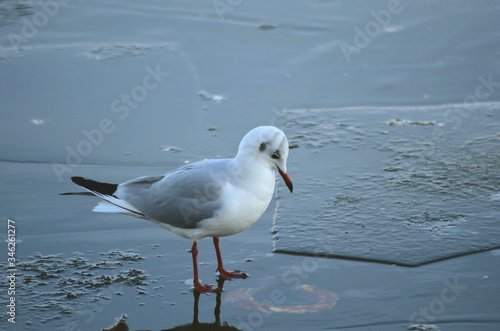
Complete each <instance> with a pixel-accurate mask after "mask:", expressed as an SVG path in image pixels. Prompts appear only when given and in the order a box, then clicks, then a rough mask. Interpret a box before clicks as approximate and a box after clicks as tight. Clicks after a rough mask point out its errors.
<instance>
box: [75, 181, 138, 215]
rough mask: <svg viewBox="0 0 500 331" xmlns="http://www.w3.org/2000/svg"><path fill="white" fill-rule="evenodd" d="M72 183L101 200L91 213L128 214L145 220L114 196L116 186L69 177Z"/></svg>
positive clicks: (131, 207)
mask: <svg viewBox="0 0 500 331" xmlns="http://www.w3.org/2000/svg"><path fill="white" fill-rule="evenodd" d="M71 180H72V181H73V183H75V184H77V185H79V186H81V187H83V188H84V189H86V190H87V191H89V192H90V193H92V194H93V195H95V196H97V197H99V198H101V199H102V201H99V203H98V204H97V205H96V206H95V207H94V209H93V210H92V211H94V212H97V213H120V214H128V215H132V216H135V217H139V218H146V215H144V214H143V213H141V212H140V211H139V210H137V209H136V208H135V207H134V206H132V205H131V204H129V203H128V202H126V201H124V200H122V199H120V198H118V197H116V196H115V193H116V190H117V189H118V185H117V184H109V183H101V182H96V181H95V180H91V179H87V178H83V177H71Z"/></svg>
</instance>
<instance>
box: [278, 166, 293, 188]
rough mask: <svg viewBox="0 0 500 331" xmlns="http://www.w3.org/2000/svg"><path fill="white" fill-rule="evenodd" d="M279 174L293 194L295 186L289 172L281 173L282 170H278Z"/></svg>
mask: <svg viewBox="0 0 500 331" xmlns="http://www.w3.org/2000/svg"><path fill="white" fill-rule="evenodd" d="M278 172H279V173H280V175H281V177H282V178H283V180H284V181H285V184H286V186H287V187H288V189H289V190H290V193H291V192H293V184H292V180H291V179H290V176H288V172H287V173H284V172H283V171H281V169H280V168H278Z"/></svg>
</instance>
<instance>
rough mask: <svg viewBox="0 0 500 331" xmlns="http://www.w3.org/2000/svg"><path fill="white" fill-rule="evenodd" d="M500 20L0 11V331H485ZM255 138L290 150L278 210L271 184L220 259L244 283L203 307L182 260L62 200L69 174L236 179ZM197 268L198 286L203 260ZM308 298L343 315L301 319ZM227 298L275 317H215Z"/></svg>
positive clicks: (426, 11) (486, 12)
mask: <svg viewBox="0 0 500 331" xmlns="http://www.w3.org/2000/svg"><path fill="white" fill-rule="evenodd" d="M499 14H500V3H499V2H498V1H488V0H486V1H476V0H473V1H452V0H444V1H430V0H424V1H410V0H401V1H395V0H385V1H381V0H371V1H368V0H356V1H347V0H332V1H260V0H259V1H228V0H214V1H159V0H145V1H140V2H138V1H130V0H126V1H117V0H109V1H96V0H83V1H75V0H73V1H68V0H65V1H62V0H42V1H28V0H26V1H8V0H4V1H0V236H1V241H2V242H5V244H4V245H1V246H2V248H1V249H0V256H1V259H0V266H1V268H2V279H3V280H2V282H1V283H0V300H1V303H0V306H1V307H2V310H1V311H0V329H2V330H4V329H6V330H101V329H104V328H107V327H110V326H112V325H113V324H115V323H116V321H117V320H118V319H119V318H120V317H122V316H123V315H126V317H125V323H126V326H125V325H121V326H120V327H121V328H122V329H127V328H128V329H130V330H189V329H198V330H200V329H203V328H204V329H208V330H223V329H232V330H235V329H237V330H257V329H263V330H331V329H346V330H347V329H348V330H443V331H444V330H498V328H499V327H500V316H499V312H500V300H499V299H498V298H499V297H500V286H499V284H500V251H499V249H498V248H499V247H500V234H499V230H498V229H499V216H500V215H499V211H500V196H499V194H500V191H499V187H500V170H499V161H500V160H499V155H500V154H499V153H500V135H499V134H500V125H499V124H500V123H499V122H500V115H499V114H500V103H499V102H500V23H499V20H498V17H499ZM258 125H275V126H278V127H280V128H282V129H283V130H284V131H285V133H286V134H287V136H288V137H289V140H290V145H291V150H290V156H289V165H288V168H289V169H288V170H289V173H290V176H291V178H292V181H293V182H294V193H292V194H290V193H289V192H287V191H286V187H284V184H283V183H282V181H281V179H279V180H277V185H278V189H277V196H276V199H274V200H273V201H272V202H271V205H270V207H269V208H268V210H267V211H266V212H265V214H264V215H263V216H262V218H261V220H259V222H257V223H256V224H255V225H254V226H252V227H251V228H250V229H248V230H246V231H244V232H242V233H240V234H237V235H235V236H232V237H227V238H222V239H221V250H222V254H223V258H224V261H225V265H226V267H227V269H229V270H231V269H240V270H244V271H245V272H246V273H248V274H249V275H250V277H249V278H247V279H236V280H232V281H226V282H225V283H224V284H223V288H224V292H222V293H221V294H220V295H215V294H211V295H201V296H199V297H197V296H196V295H194V294H193V292H192V290H191V285H190V281H191V278H192V277H193V276H192V265H191V254H190V252H189V251H188V249H189V248H190V247H191V243H190V242H189V241H187V240H184V239H182V238H179V237H176V236H175V235H173V234H171V233H169V232H167V231H165V230H163V229H161V228H159V227H158V226H156V225H155V224H153V223H151V222H147V221H144V220H139V219H134V218H131V217H127V216H123V215H106V214H96V213H92V212H91V210H92V208H93V206H94V205H95V203H96V200H95V199H93V198H90V197H86V196H79V195H76V196H61V195H60V194H61V193H65V192H75V191H78V187H76V186H75V185H74V184H73V183H72V182H71V181H70V177H71V176H85V177H89V178H93V179H96V180H101V181H109V182H113V183H119V182H123V181H126V180H128V179H131V178H134V177H138V176H142V175H158V174H164V173H166V172H168V171H171V170H173V169H175V168H177V167H179V166H181V165H183V164H185V163H188V162H195V161H199V160H203V159H206V158H223V157H232V156H233V155H234V154H235V153H236V151H237V146H238V143H239V141H240V139H241V138H242V137H243V135H244V134H245V133H246V132H248V131H249V130H250V129H252V128H253V127H255V126H258ZM9 220H10V221H9ZM9 225H11V228H10V230H11V232H9V231H8V230H9ZM13 230H15V232H14V231H13ZM13 242H14V243H15V246H14V245H13V244H12V243H13ZM8 243H10V245H8ZM12 247H15V249H12ZM9 249H12V250H9ZM199 251H200V254H199V258H198V259H199V262H200V275H201V278H202V280H203V282H204V283H212V284H214V283H216V281H217V275H216V274H215V273H214V272H215V269H216V262H215V261H216V258H215V253H214V249H213V245H212V244H211V240H209V239H205V240H202V241H201V242H200V244H199ZM9 253H10V255H9ZM9 257H10V258H11V260H9ZM12 258H15V260H12ZM13 270H15V271H13ZM12 273H15V275H13V276H15V278H13V277H12V275H11V274H12ZM302 285H312V286H314V287H315V288H317V289H319V291H320V292H321V291H323V292H322V293H334V294H335V295H336V297H337V298H338V300H337V301H336V302H334V305H330V308H328V309H326V308H325V309H322V310H319V311H318V310H317V309H316V310H315V309H313V307H314V306H315V305H316V304H317V303H318V302H319V301H318V300H320V297H319V296H317V297H316V296H314V295H308V294H305V293H303V292H301V291H299V290H297V289H300V287H299V286H302ZM242 288H245V289H248V293H249V294H250V295H251V296H252V297H253V299H254V301H255V302H257V303H259V304H268V305H272V306H274V307H275V308H276V307H277V308H280V307H281V308H280V309H282V312H269V311H259V310H257V309H255V305H254V306H253V307H254V308H252V309H248V307H250V306H249V305H248V303H247V304H245V303H242V304H238V305H236V304H234V302H232V301H230V300H226V298H227V297H232V295H231V294H234V293H240V291H241V289H242ZM14 289H15V293H13V292H11V291H12V290H14ZM329 297H330V298H332V297H333V296H332V295H330V296H329ZM13 298H14V299H15V306H14V307H12V305H11V306H10V307H7V305H9V304H10V303H11V302H12V300H13ZM245 307H246V308H245ZM287 307H303V308H304V309H305V310H308V309H309V310H308V311H311V312H310V313H304V314H294V313H291V312H290V311H292V310H293V309H289V310H287ZM313 311H314V312H313ZM8 312H9V313H12V314H8ZM14 313H15V315H13V314H14ZM13 322H15V323H13Z"/></svg>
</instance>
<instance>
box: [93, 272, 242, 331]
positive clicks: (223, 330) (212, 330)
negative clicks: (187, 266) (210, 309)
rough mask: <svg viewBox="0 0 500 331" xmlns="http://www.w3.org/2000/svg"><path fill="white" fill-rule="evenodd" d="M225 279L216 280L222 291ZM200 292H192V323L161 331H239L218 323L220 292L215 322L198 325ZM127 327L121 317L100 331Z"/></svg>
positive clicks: (127, 329)
mask: <svg viewBox="0 0 500 331" xmlns="http://www.w3.org/2000/svg"><path fill="white" fill-rule="evenodd" d="M224 282H225V279H224V278H222V277H219V279H218V280H217V285H218V287H219V288H220V289H221V290H222V288H223V286H224ZM200 295H201V294H200V292H198V291H193V297H194V305H193V322H192V323H188V324H183V325H179V326H176V327H173V328H171V329H162V331H188V330H196V331H204V330H206V331H230V330H233V331H236V330H239V329H237V328H235V327H233V326H231V325H229V324H228V323H227V322H224V323H221V321H220V306H221V303H222V300H221V296H222V291H218V292H216V297H215V309H214V317H215V322H213V323H200V322H199V320H198V304H199V301H200ZM129 330H130V329H129V327H128V325H127V324H126V322H125V316H122V317H121V318H120V319H119V320H118V322H117V323H116V324H115V325H113V326H112V327H110V328H107V329H103V330H102V331H129Z"/></svg>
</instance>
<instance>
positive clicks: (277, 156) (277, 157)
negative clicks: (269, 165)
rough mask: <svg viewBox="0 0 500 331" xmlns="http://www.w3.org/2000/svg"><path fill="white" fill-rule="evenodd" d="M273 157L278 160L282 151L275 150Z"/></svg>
mask: <svg viewBox="0 0 500 331" xmlns="http://www.w3.org/2000/svg"><path fill="white" fill-rule="evenodd" d="M271 157H272V158H273V159H276V160H278V159H279V158H280V153H279V152H278V151H276V152H274V153H273V154H272V155H271Z"/></svg>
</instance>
